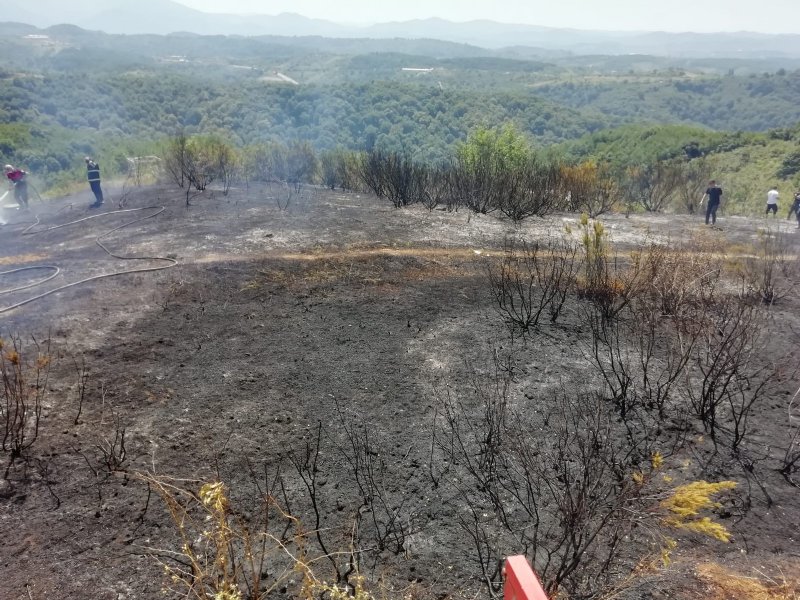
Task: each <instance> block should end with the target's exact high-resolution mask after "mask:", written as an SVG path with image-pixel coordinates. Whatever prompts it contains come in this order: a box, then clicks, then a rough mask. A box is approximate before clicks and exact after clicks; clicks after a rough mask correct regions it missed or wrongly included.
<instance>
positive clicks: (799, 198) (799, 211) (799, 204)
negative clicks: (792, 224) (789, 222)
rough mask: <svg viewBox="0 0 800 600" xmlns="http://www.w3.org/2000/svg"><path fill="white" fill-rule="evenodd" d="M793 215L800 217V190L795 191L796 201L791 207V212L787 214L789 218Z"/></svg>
mask: <svg viewBox="0 0 800 600" xmlns="http://www.w3.org/2000/svg"><path fill="white" fill-rule="evenodd" d="M792 215H794V216H795V217H797V218H798V219H800V191H798V192H795V194H794V202H792V205H791V206H790V207H789V214H788V215H786V218H787V219H791V218H792Z"/></svg>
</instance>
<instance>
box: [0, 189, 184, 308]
mask: <svg viewBox="0 0 800 600" xmlns="http://www.w3.org/2000/svg"><path fill="white" fill-rule="evenodd" d="M6 193H8V192H6ZM4 197H5V195H4V196H2V197H0V200H2V198H4ZM165 210H166V208H165V207H164V206H145V207H142V208H120V209H119V210H112V211H109V212H106V213H98V214H96V215H90V216H88V217H84V218H82V219H77V220H75V221H70V222H68V223H62V224H60V225H52V226H50V227H46V228H44V229H38V230H36V229H35V228H36V227H37V226H38V225H39V224H40V220H39V217H38V215H37V216H36V217H35V218H36V220H35V222H34V223H33V224H32V225H29V226H28V227H26V228H25V229H24V230H23V231H22V233H21V235H38V234H40V233H46V232H48V231H54V230H56V229H62V228H64V227H69V226H71V225H75V224H77V223H83V222H84V221H89V220H90V219H98V218H102V217H106V216H108V215H116V214H121V213H133V212H141V211H154V212H152V213H150V214H147V215H145V216H143V217H140V218H138V219H134V220H133V221H128V222H126V223H123V224H122V225H120V226H119V227H114V228H113V229H110V230H108V231H106V232H105V233H102V234H100V235H98V236H97V237H96V238H95V243H96V244H97V245H98V246H100V248H101V249H102V250H103V251H104V252H105V253H106V254H107V255H108V256H109V257H111V258H116V259H118V260H151V261H153V260H155V261H163V262H166V263H167V264H164V265H160V266H153V267H140V268H136V269H125V270H122V271H115V272H113V273H104V274H102V275H92V276H91V277H86V278H84V279H81V280H79V281H74V282H72V283H68V284H66V285H62V286H59V287H57V288H54V289H52V290H48V291H46V292H43V293H41V294H38V295H36V296H32V297H30V298H27V299H25V300H22V301H20V302H17V303H15V304H12V305H10V306H6V307H3V308H0V314H3V313H6V312H8V311H11V310H14V309H15V308H19V307H20V306H24V305H26V304H30V303H31V302H35V301H36V300H40V299H41V298H45V297H46V296H50V295H51V294H55V293H57V292H60V291H63V290H66V289H69V288H72V287H76V286H78V285H82V284H84V283H88V282H90V281H98V280H100V279H108V278H110V277H117V276H120V275H129V274H131V273H149V272H153V271H163V270H164V269H170V268H172V267H174V266H175V265H177V264H178V261H177V260H175V259H173V258H167V257H164V256H124V255H121V254H116V253H114V252H112V251H111V250H109V249H108V247H107V246H106V245H105V244H104V243H103V240H104V239H105V238H108V237H109V236H111V235H112V234H114V233H116V232H117V231H119V230H120V229H124V228H125V227H129V226H131V225H135V224H136V223H141V222H142V221H146V220H147V219H152V218H154V217H157V216H158V215H160V214H161V213H163V212H164V211H165ZM34 270H49V271H52V273H50V275H49V276H48V277H46V278H44V279H40V280H39V281H35V282H33V283H29V284H26V285H22V286H19V287H16V288H13V289H8V290H0V296H1V295H4V294H11V293H13V292H18V291H21V290H25V289H28V288H32V287H36V286H39V285H42V284H43V283H46V282H47V281H50V280H51V279H53V278H54V277H56V276H57V275H58V274H59V273H60V272H61V269H60V268H59V267H58V266H56V265H37V266H33V267H21V268H18V269H12V270H10V271H2V272H0V277H3V276H5V275H11V274H14V273H21V272H24V271H34Z"/></svg>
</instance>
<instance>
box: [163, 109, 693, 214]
mask: <svg viewBox="0 0 800 600" xmlns="http://www.w3.org/2000/svg"><path fill="white" fill-rule="evenodd" d="M163 157H164V160H163V165H164V168H165V172H166V174H167V175H168V177H169V179H170V180H171V181H173V182H174V183H176V184H177V185H178V186H180V187H181V188H183V189H185V190H186V194H187V202H188V200H189V197H190V195H191V193H192V192H193V191H203V190H205V189H206V187H207V186H208V185H210V184H211V183H213V182H216V183H217V185H219V186H220V187H222V189H223V192H224V193H227V191H228V190H229V189H230V187H231V186H232V185H235V184H244V185H246V184H249V183H250V182H251V181H261V182H281V183H284V184H286V185H287V186H289V185H291V186H295V187H299V186H300V185H302V184H304V183H310V184H322V185H325V186H326V187H329V188H330V189H336V188H339V189H343V190H348V191H362V192H371V193H374V194H375V195H376V196H377V197H378V198H383V199H387V200H388V201H390V202H391V203H392V204H393V206H395V207H397V208H400V207H404V206H409V205H412V204H422V205H424V206H425V207H426V208H428V209H429V210H433V209H434V208H436V207H440V206H441V207H444V208H446V209H447V210H458V209H460V208H465V209H467V210H471V211H474V212H476V213H481V214H489V213H495V212H497V213H500V214H503V215H505V216H506V217H507V218H509V219H511V220H512V221H513V222H515V223H518V222H520V221H522V220H523V219H526V218H529V217H533V216H539V217H542V216H545V215H547V214H550V213H552V212H554V211H570V212H581V213H586V214H588V215H589V216H591V217H596V216H599V215H601V214H603V213H606V212H609V211H615V210H624V211H626V212H633V211H649V212H660V211H664V210H674V211H685V212H694V210H695V207H696V205H697V203H698V202H699V200H700V198H701V197H702V195H703V192H704V189H705V185H706V183H707V181H708V177H709V163H708V162H707V161H706V160H705V159H704V158H703V157H694V158H693V157H690V156H685V157H682V158H674V159H670V160H660V161H655V162H653V163H649V164H641V165H628V166H625V167H615V166H613V165H612V164H610V163H607V162H597V161H594V160H585V161H571V160H569V159H567V158H566V157H565V156H564V155H562V154H559V153H556V152H553V151H550V150H542V149H537V148H535V147H534V146H533V145H532V144H531V143H530V142H529V141H528V139H527V138H526V137H525V135H524V134H522V133H520V132H519V131H518V130H516V129H515V128H514V127H513V126H511V125H509V126H506V127H504V128H502V129H500V128H495V129H487V128H479V129H477V130H476V131H474V132H473V133H472V134H470V136H469V137H468V138H467V140H466V141H465V142H463V143H462V144H460V145H459V146H458V147H457V148H456V149H455V151H454V152H453V153H452V154H451V156H449V157H448V158H447V159H446V160H443V161H440V162H429V161H424V160H420V159H417V158H416V157H415V156H414V155H413V154H412V153H410V152H407V151H406V152H396V151H391V150H382V149H378V148H373V149H372V150H370V151H360V152H359V151H351V150H347V149H344V148H337V149H333V150H326V151H323V152H321V153H317V152H315V150H314V148H313V147H312V146H311V145H310V144H309V143H308V142H292V143H290V144H288V145H286V144H282V143H269V144H256V145H249V146H244V147H240V148H236V147H233V146H231V145H230V144H229V143H228V142H227V141H225V140H223V139H222V138H219V137H215V136H186V135H183V134H182V135H179V136H177V137H175V138H173V139H171V140H170V141H169V142H168V144H167V145H166V147H165V148H163Z"/></svg>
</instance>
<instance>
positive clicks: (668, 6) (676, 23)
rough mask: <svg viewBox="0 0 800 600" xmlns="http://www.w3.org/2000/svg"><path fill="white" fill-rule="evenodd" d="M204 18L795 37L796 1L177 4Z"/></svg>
mask: <svg viewBox="0 0 800 600" xmlns="http://www.w3.org/2000/svg"><path fill="white" fill-rule="evenodd" d="M177 1H179V2H180V3H181V4H185V5H186V6H191V7H192V8H197V9H199V10H203V11H206V12H225V13H260V14H270V15H274V14H278V13H281V12H294V13H299V14H301V15H304V16H307V17H317V18H321V19H327V20H330V21H335V22H338V23H374V22H382V21H399V20H408V19H417V18H427V17H442V18H445V19H449V20H451V21H469V20H472V19H491V20H494V21H501V22H505V23H530V24H534V25H546V26H551V27H574V28H577V29H611V30H648V31H742V30H747V31H761V32H766V33H800V0H480V1H476V0H338V1H337V0H177Z"/></svg>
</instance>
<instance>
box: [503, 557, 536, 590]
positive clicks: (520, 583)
mask: <svg viewBox="0 0 800 600" xmlns="http://www.w3.org/2000/svg"><path fill="white" fill-rule="evenodd" d="M503 573H504V575H505V579H506V585H505V589H504V592H503V598H504V600H547V596H546V595H545V593H544V590H543V589H542V585H541V584H540V583H539V579H538V578H537V577H536V573H534V572H533V569H531V566H530V565H529V564H528V559H526V558H525V557H524V556H509V557H508V558H507V559H506V566H505V568H504V569H503Z"/></svg>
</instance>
